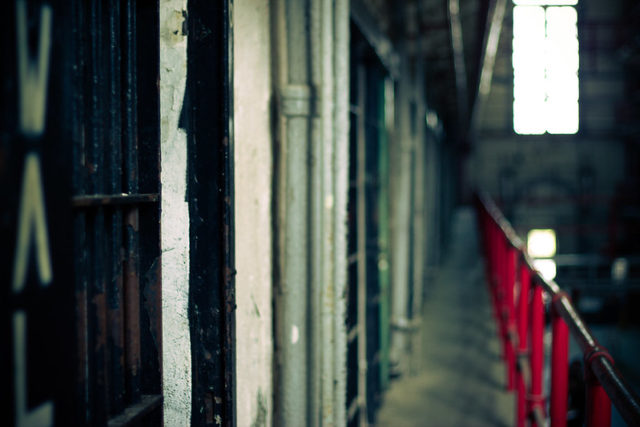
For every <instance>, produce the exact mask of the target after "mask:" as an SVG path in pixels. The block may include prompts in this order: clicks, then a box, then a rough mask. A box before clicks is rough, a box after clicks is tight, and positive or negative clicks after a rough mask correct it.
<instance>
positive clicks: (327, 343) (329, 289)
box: [313, 0, 335, 426]
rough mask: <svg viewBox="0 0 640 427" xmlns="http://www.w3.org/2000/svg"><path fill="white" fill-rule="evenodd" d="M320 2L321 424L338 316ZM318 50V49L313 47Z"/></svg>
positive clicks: (328, 402) (324, 0) (326, 1)
mask: <svg viewBox="0 0 640 427" xmlns="http://www.w3.org/2000/svg"><path fill="white" fill-rule="evenodd" d="M313 1H315V2H317V3H319V9H320V10H319V11H320V33H321V40H320V42H321V43H320V47H321V49H320V52H321V53H320V60H321V67H320V68H321V71H322V89H321V91H320V109H321V111H320V113H321V116H322V130H321V133H322V138H321V147H322V162H321V164H322V185H321V186H322V191H321V192H320V194H321V196H322V200H321V202H322V206H321V207H320V209H319V211H320V212H322V214H321V217H322V265H321V266H322V292H321V295H322V300H321V315H322V331H321V336H322V342H321V344H320V346H321V347H320V348H317V349H316V351H321V352H322V375H321V380H322V407H321V408H322V417H321V420H322V425H323V426H331V425H334V424H335V408H334V399H333V394H334V381H335V378H334V375H333V374H334V369H333V364H334V357H333V346H334V343H335V338H334V334H333V332H334V331H333V317H334V316H335V305H334V302H335V288H334V281H333V277H334V276H333V270H334V236H333V226H334V223H333V209H334V202H333V199H334V195H333V190H334V188H333V179H334V171H333V159H334V153H333V148H334V144H333V141H334V133H333V132H334V129H333V90H334V85H333V72H334V71H333V55H332V53H333V49H334V45H333V43H334V41H333V0H313ZM314 51H315V50H314Z"/></svg>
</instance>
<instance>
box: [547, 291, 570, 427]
mask: <svg viewBox="0 0 640 427" xmlns="http://www.w3.org/2000/svg"><path fill="white" fill-rule="evenodd" d="M558 295H560V296H561V295H562V294H558ZM554 302H555V301H554ZM552 306H553V304H552ZM552 333H553V339H552V343H551V407H550V410H549V412H550V414H549V415H550V417H551V427H564V426H566V425H567V400H568V396H569V328H568V327H567V324H566V322H565V321H564V319H563V318H562V317H561V316H560V315H559V314H558V313H557V312H556V310H555V307H552Z"/></svg>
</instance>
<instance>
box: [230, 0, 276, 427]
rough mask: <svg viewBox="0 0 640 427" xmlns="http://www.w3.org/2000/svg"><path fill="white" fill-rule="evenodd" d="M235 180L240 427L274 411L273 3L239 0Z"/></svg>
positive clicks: (266, 420) (260, 422) (264, 421)
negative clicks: (271, 19)
mask: <svg viewBox="0 0 640 427" xmlns="http://www.w3.org/2000/svg"><path fill="white" fill-rule="evenodd" d="M233 28H234V38H233V40H234V49H233V50H234V55H233V69H234V76H233V79H234V81H235V82H236V84H235V86H234V95H233V97H234V148H235V152H234V157H235V158H234V174H235V177H234V182H235V208H234V211H235V249H236V255H235V259H236V270H237V275H236V279H235V281H236V304H237V309H236V313H235V315H236V352H235V353H236V381H235V383H236V396H238V399H237V402H236V411H237V414H236V416H237V425H238V426H250V425H251V426H256V427H257V426H269V425H271V422H272V416H273V413H272V412H273V411H272V408H273V389H272V384H273V376H272V373H273V322H272V319H273V311H272V308H273V301H272V289H273V268H272V267H273V256H272V249H273V240H272V197H273V191H272V183H273V149H272V148H273V147H272V133H271V100H272V82H271V37H270V36H271V31H270V30H271V28H270V21H269V3H268V2H266V1H263V0H235V1H234V8H233Z"/></svg>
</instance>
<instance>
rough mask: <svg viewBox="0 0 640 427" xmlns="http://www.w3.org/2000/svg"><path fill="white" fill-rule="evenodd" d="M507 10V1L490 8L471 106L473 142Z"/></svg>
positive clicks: (487, 92)
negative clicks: (476, 85)
mask: <svg viewBox="0 0 640 427" xmlns="http://www.w3.org/2000/svg"><path fill="white" fill-rule="evenodd" d="M506 8H507V0H492V1H491V5H490V7H489V14H488V16H487V27H488V29H487V30H486V31H485V39H484V40H485V41H484V43H483V50H482V54H481V60H480V64H481V68H480V70H479V74H480V75H479V77H478V87H477V88H474V92H475V93H474V100H473V104H472V106H471V114H470V120H469V131H468V134H469V135H470V139H471V140H472V139H473V138H474V135H475V133H476V131H477V127H478V120H479V117H480V115H481V113H482V109H483V108H484V105H485V104H486V100H487V98H488V96H489V92H490V90H491V80H492V78H493V68H494V65H495V62H496V54H497V52H498V45H499V42H500V33H501V32H502V23H503V22H504V15H505V11H506Z"/></svg>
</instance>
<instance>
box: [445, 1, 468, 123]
mask: <svg viewBox="0 0 640 427" xmlns="http://www.w3.org/2000/svg"><path fill="white" fill-rule="evenodd" d="M447 15H448V18H449V27H450V30H451V50H452V52H453V68H454V74H455V79H456V95H457V101H458V126H455V128H456V129H460V130H461V131H462V132H461V134H460V135H463V134H464V130H465V129H466V127H467V120H468V117H469V111H468V110H469V108H468V106H469V91H468V84H467V71H466V67H465V60H464V41H463V39H462V22H461V20H460V0H448V2H447Z"/></svg>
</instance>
